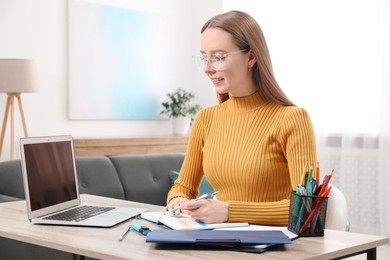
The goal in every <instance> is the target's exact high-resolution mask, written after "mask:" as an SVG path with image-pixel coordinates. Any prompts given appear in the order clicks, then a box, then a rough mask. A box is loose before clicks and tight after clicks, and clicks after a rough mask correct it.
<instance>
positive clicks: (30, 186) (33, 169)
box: [20, 135, 147, 227]
mask: <svg viewBox="0 0 390 260" xmlns="http://www.w3.org/2000/svg"><path fill="white" fill-rule="evenodd" d="M20 151H21V164H22V174H23V184H24V194H25V197H26V202H27V213H28V219H29V220H30V222H31V223H33V224H53V225H72V226H93V227H111V226H114V225H116V224H118V223H120V222H122V221H125V220H127V219H129V218H132V217H135V216H137V215H139V214H140V213H142V212H144V211H146V210H147V209H144V208H131V207H107V206H105V205H104V206H103V205H84V204H82V203H81V200H80V194H79V188H78V187H79V186H78V181H77V172H76V164H75V158H74V149H73V139H72V136H70V135H64V136H48V137H27V138H21V139H20ZM75 214H76V216H75Z"/></svg>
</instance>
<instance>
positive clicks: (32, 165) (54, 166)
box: [24, 141, 77, 211]
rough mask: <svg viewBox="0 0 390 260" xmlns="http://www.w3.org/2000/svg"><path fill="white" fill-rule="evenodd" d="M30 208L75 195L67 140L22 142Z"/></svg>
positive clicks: (66, 199) (70, 152) (70, 155)
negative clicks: (23, 143) (36, 142)
mask: <svg viewBox="0 0 390 260" xmlns="http://www.w3.org/2000/svg"><path fill="white" fill-rule="evenodd" d="M24 154H25V159H26V170H27V178H28V186H29V191H30V192H29V194H30V201H31V204H30V207H31V210H33V211H34V210H38V209H42V208H45V207H49V206H53V205H55V204H58V203H62V202H66V201H69V200H73V199H76V198H77V190H76V180H75V174H74V165H73V156H72V145H71V142H70V141H63V142H48V143H40V144H25V145H24Z"/></svg>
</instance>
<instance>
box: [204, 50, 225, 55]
mask: <svg viewBox="0 0 390 260" xmlns="http://www.w3.org/2000/svg"><path fill="white" fill-rule="evenodd" d="M219 52H228V51H226V50H214V51H211V54H215V53H219ZM200 53H201V54H206V52H205V51H202V50H200Z"/></svg>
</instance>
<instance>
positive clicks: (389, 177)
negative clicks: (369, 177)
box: [377, 0, 390, 237]
mask: <svg viewBox="0 0 390 260" xmlns="http://www.w3.org/2000/svg"><path fill="white" fill-rule="evenodd" d="M383 10H384V36H385V38H384V41H383V48H384V55H383V77H382V83H383V84H382V102H381V104H382V107H381V125H380V134H379V169H378V180H379V183H378V194H377V199H378V203H377V208H378V215H379V227H378V228H379V232H378V233H380V234H383V235H385V236H387V237H390V1H388V0H384V9H383Z"/></svg>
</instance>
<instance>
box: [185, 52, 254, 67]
mask: <svg viewBox="0 0 390 260" xmlns="http://www.w3.org/2000/svg"><path fill="white" fill-rule="evenodd" d="M244 51H246V49H243V50H239V51H233V52H227V53H223V54H220V53H217V54H213V55H210V57H207V56H206V55H203V54H198V55H194V56H192V59H193V60H194V61H195V63H196V65H198V67H199V69H201V70H203V69H204V68H205V66H206V62H207V63H208V65H209V66H210V68H212V69H213V70H221V69H223V66H224V61H225V59H226V57H228V56H229V55H232V54H236V53H240V52H244Z"/></svg>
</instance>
